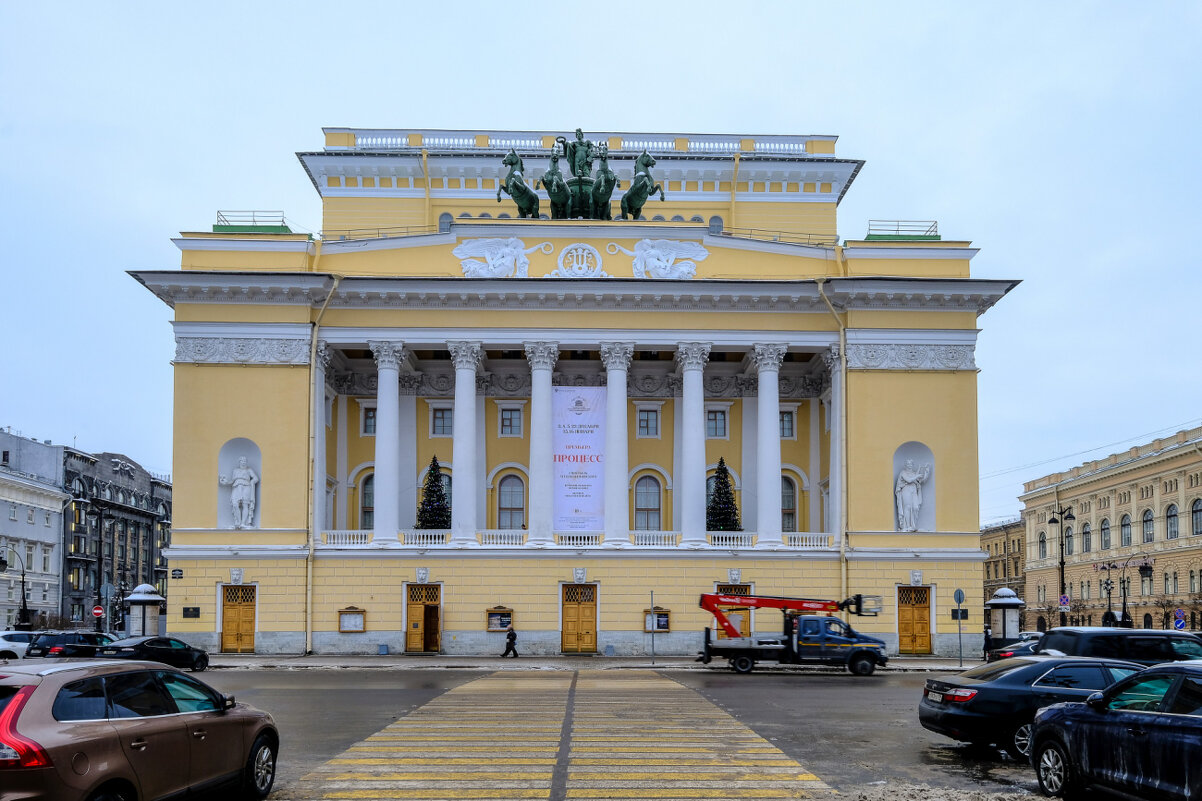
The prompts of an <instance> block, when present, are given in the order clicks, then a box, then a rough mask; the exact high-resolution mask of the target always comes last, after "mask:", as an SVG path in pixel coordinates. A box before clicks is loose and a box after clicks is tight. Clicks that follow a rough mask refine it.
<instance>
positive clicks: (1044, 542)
mask: <svg viewBox="0 0 1202 801" xmlns="http://www.w3.org/2000/svg"><path fill="white" fill-rule="evenodd" d="M1039 558H1040V559H1047V558H1048V535H1047V534H1045V533H1043V532H1042V531H1041V532H1039Z"/></svg>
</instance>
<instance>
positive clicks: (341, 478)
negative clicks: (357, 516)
mask: <svg viewBox="0 0 1202 801" xmlns="http://www.w3.org/2000/svg"><path fill="white" fill-rule="evenodd" d="M337 406H338V428H337V431H338V446H337V447H338V455H337V456H336V457H335V462H336V464H335V467H334V475H335V476H336V477H337V479H338V484H337V486H336V487H335V489H334V505H335V508H336V509H337V513H336V517H335V519H334V528H341V529H345V528H346V527H347V512H346V501H347V489H348V487H347V486H346V471H347V459H348V453H347V426H346V411H347V407H348V406H350V398H349V397H348V396H346V395H343V396H342V397H340V398H338V403H337Z"/></svg>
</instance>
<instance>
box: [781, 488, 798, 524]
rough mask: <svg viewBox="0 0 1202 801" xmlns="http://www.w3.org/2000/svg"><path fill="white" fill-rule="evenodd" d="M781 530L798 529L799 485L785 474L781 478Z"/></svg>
mask: <svg viewBox="0 0 1202 801" xmlns="http://www.w3.org/2000/svg"><path fill="white" fill-rule="evenodd" d="M780 530H781V531H797V485H796V484H794V483H793V480H792V479H791V478H786V477H785V476H781V479H780Z"/></svg>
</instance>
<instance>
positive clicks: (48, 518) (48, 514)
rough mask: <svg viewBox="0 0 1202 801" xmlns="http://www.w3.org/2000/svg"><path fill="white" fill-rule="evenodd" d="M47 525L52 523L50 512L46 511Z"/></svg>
mask: <svg viewBox="0 0 1202 801" xmlns="http://www.w3.org/2000/svg"><path fill="white" fill-rule="evenodd" d="M46 525H50V513H49V512H47V513H46Z"/></svg>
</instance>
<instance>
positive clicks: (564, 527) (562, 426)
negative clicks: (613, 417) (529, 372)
mask: <svg viewBox="0 0 1202 801" xmlns="http://www.w3.org/2000/svg"><path fill="white" fill-rule="evenodd" d="M553 398H554V400H553V403H552V416H553V418H554V427H553V429H552V433H551V449H552V452H553V453H554V457H553V461H554V465H555V520H554V526H555V530H556V531H603V530H604V529H605V485H604V481H605V387H555V388H554V395H553Z"/></svg>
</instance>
